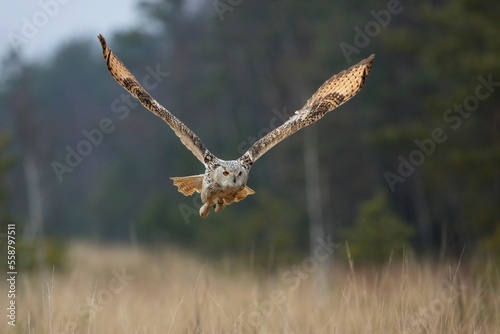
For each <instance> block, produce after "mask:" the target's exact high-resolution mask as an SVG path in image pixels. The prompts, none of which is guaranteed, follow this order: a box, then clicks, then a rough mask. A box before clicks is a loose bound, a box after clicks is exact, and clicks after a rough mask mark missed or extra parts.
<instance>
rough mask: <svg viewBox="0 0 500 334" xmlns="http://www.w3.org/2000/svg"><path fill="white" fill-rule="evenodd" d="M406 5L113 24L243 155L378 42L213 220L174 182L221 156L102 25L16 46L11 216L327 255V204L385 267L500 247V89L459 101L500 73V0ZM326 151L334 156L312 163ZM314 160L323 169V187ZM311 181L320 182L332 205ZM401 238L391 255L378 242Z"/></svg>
mask: <svg viewBox="0 0 500 334" xmlns="http://www.w3.org/2000/svg"><path fill="white" fill-rule="evenodd" d="M394 3H395V2H394V1H389V2H387V1H354V2H353V1H336V2H334V3H332V2H331V1H319V0H318V1H292V0H279V1H239V2H237V1H233V2H225V1H222V0H221V1H200V2H199V3H198V5H197V6H187V5H186V4H187V2H184V1H179V0H156V1H152V2H145V3H143V4H142V5H141V6H140V11H139V14H140V15H143V16H145V17H148V18H149V21H148V22H150V24H151V26H150V27H147V28H148V29H144V30H142V29H141V30H130V31H121V32H118V33H116V34H115V35H114V36H106V37H107V38H108V42H109V43H110V45H111V46H112V48H113V49H114V51H115V52H116V53H117V54H118V55H119V56H120V57H121V58H122V60H123V61H124V62H125V63H126V64H127V65H128V66H129V68H130V69H131V70H132V72H133V73H134V74H135V75H136V77H137V78H138V79H139V80H142V79H143V78H144V77H145V76H146V75H148V74H150V73H151V71H155V70H158V69H160V71H161V72H168V75H166V74H164V76H163V77H159V78H157V85H156V87H155V88H154V89H151V93H152V95H153V96H155V97H156V98H157V99H158V100H159V101H160V102H161V103H163V104H164V105H165V106H167V107H168V108H169V109H170V110H171V111H172V112H174V113H175V114H176V115H177V116H178V117H179V118H180V119H181V120H183V121H184V122H185V123H186V124H187V125H188V126H189V127H191V128H192V129H193V130H194V131H195V132H197V133H198V134H199V136H200V137H201V138H202V139H203V140H204V141H205V143H206V144H207V146H208V147H210V148H211V150H212V152H213V153H215V154H216V155H218V156H220V157H222V158H235V157H237V156H239V155H240V154H241V153H243V151H244V150H245V149H246V148H247V147H249V146H250V144H251V143H252V142H253V141H255V139H256V138H258V137H259V136H262V135H263V134H264V133H265V132H266V131H269V129H270V128H273V127H274V126H276V125H278V124H280V123H281V122H282V121H283V120H284V119H285V118H286V117H288V116H289V115H291V114H292V113H293V111H294V110H297V109H298V108H300V107H301V106H302V105H303V103H304V102H305V100H306V99H307V98H308V97H309V96H310V94H311V93H313V92H314V90H315V89H316V88H317V87H318V86H319V85H320V84H321V83H322V82H323V81H324V80H326V79H327V78H329V77H330V76H331V75H333V74H335V73H337V72H339V71H340V70H342V69H344V68H347V67H348V66H350V65H352V64H354V63H355V62H357V61H359V60H361V59H363V58H365V57H367V56H369V55H370V54H372V53H375V54H376V60H375V65H374V69H373V72H372V74H371V76H370V77H369V78H368V80H367V84H366V86H365V88H364V89H363V91H362V92H361V93H360V94H359V96H357V97H356V98H354V99H353V100H352V101H350V102H349V103H348V104H346V105H344V106H342V107H341V108H339V109H338V110H336V111H335V112H334V113H332V114H331V115H328V117H326V118H325V119H324V120H322V121H321V122H320V123H318V124H317V125H314V127H312V128H311V129H307V130H306V131H303V132H301V133H299V134H297V135H295V136H293V137H292V138H290V139H289V140H287V141H285V142H283V143H281V144H280V145H279V146H277V147H276V148H275V149H273V151H272V153H271V154H268V155H266V156H264V157H263V158H262V159H261V160H259V162H258V164H256V165H255V166H254V168H253V170H252V176H251V179H250V182H249V185H250V186H251V187H252V188H253V189H255V190H256V192H257V194H256V195H255V196H251V197H250V198H248V199H246V200H245V201H244V202H241V203H238V204H236V205H232V206H230V207H228V208H227V209H226V210H224V211H223V212H222V213H219V214H211V215H210V217H209V218H208V220H207V221H202V220H201V218H199V217H198V216H197V215H196V214H194V213H195V212H196V211H197V210H198V207H199V206H198V204H197V203H199V200H197V199H196V198H195V199H194V200H193V199H192V198H185V197H183V196H181V195H180V194H179V193H178V192H177V190H176V188H175V187H173V186H172V184H171V182H170V180H169V179H168V177H170V176H183V175H190V174H197V173H200V172H201V171H202V166H200V165H199V163H198V161H196V159H194V158H193V156H192V155H191V153H190V152H188V151H187V150H185V149H184V148H183V147H182V145H181V144H180V142H179V141H178V139H177V138H176V137H175V136H174V135H173V133H172V132H171V131H170V129H168V127H167V126H166V125H165V124H163V122H161V121H160V120H158V119H157V118H155V117H154V116H152V115H151V114H150V113H148V112H146V111H145V110H144V109H143V108H142V107H139V106H137V104H135V103H134V102H133V101H132V100H129V99H128V95H127V93H126V92H125V91H123V90H122V89H121V88H120V87H119V86H118V85H117V84H116V83H115V82H114V81H113V80H112V78H111V77H110V75H109V73H107V70H106V67H105V64H104V61H103V59H102V55H101V51H100V46H99V43H98V41H97V39H96V38H95V36H89V37H88V39H84V40H75V41H74V42H72V43H70V44H68V45H65V46H63V47H61V48H60V49H59V50H58V51H57V52H56V53H55V55H54V56H53V58H52V59H50V61H47V62H42V63H25V62H22V61H20V60H19V57H17V56H16V55H15V54H12V55H11V56H9V57H8V58H6V59H4V63H5V64H6V65H7V66H8V69H9V71H8V73H7V76H6V77H4V78H2V79H3V80H2V85H1V94H0V107H1V110H2V112H1V113H0V122H1V123H0V124H1V130H2V131H3V132H4V133H8V134H9V136H10V137H11V138H12V143H11V145H10V148H6V146H5V145H3V144H2V145H0V150H1V151H0V152H1V153H0V154H1V156H2V157H3V156H6V155H7V156H10V155H13V156H16V157H17V159H18V163H17V164H16V165H15V167H14V168H13V169H12V170H11V171H10V172H9V174H7V175H8V178H5V175H2V178H1V179H0V180H1V182H2V193H1V197H0V206H1V208H2V214H1V215H0V219H1V220H2V226H3V224H4V223H3V222H4V221H6V219H13V217H15V218H14V219H15V220H16V221H17V222H18V226H19V228H20V229H19V231H21V230H22V231H23V238H26V239H28V240H29V238H36V237H40V236H48V237H51V238H56V239H57V238H59V239H67V238H77V239H86V240H92V241H101V242H109V241H122V242H123V241H127V242H128V241H132V242H138V243H147V244H151V243H165V244H175V245H177V246H181V247H184V248H186V249H190V250H191V251H193V252H197V253H199V254H210V255H212V256H214V257H220V256H222V255H225V256H231V257H238V256H244V257H248V256H251V257H252V258H253V259H254V261H255V262H256V263H258V264H263V265H264V266H270V267H275V266H276V265H278V264H285V263H292V262H294V261H297V259H300V258H301V256H304V255H306V254H307V253H308V251H309V246H310V245H311V241H310V237H311V235H312V234H311V233H310V232H309V227H310V226H311V224H312V223H311V220H312V219H313V218H312V217H319V218H318V221H319V226H320V227H321V229H322V230H323V233H322V234H323V235H331V236H333V239H334V240H335V241H336V242H338V243H340V244H344V242H345V241H348V242H349V245H350V246H351V248H352V251H353V256H355V254H358V253H359V252H361V253H362V254H360V255H359V256H360V259H365V260H367V261H368V262H370V261H371V260H375V261H384V260H387V259H388V258H389V256H390V253H391V251H396V252H397V253H399V254H400V255H401V251H400V250H401V249H402V248H403V247H406V249H408V250H413V254H415V255H416V256H417V257H422V256H428V257H430V258H437V257H440V258H441V259H445V258H447V257H451V258H454V257H456V256H457V255H459V254H461V253H462V252H463V251H464V249H465V254H466V255H471V254H474V253H477V252H486V254H489V256H492V257H493V258H498V254H499V253H498V252H499V246H498V244H499V240H500V238H499V237H498V235H499V233H500V224H499V220H500V218H499V217H500V205H499V204H500V168H499V167H500V131H499V130H500V110H499V105H500V94H498V89H499V87H498V85H497V84H493V85H492V86H491V87H489V88H481V92H482V93H486V92H488V93H490V94H489V95H488V97H487V98H485V99H481V100H478V99H476V100H477V101H478V103H477V105H468V106H469V107H468V108H471V109H472V111H470V112H468V113H467V116H464V114H461V113H459V112H458V111H457V110H456V109H454V108H455V105H457V104H464V103H472V102H474V100H471V98H470V97H471V96H473V97H474V96H476V95H477V89H476V87H478V85H481V84H482V83H483V81H481V79H479V78H483V79H484V80H486V81H488V80H490V81H493V82H494V83H496V82H498V81H500V61H499V58H498V55H499V54H500V38H499V37H500V21H499V20H498V17H497V13H498V12H499V11H500V7H499V6H500V5H499V3H498V2H496V1H476V0H458V1H418V2H401V3H399V7H397V8H398V11H397V12H396V11H394V13H392V14H391V15H390V16H389V17H387V16H385V18H384V16H383V11H385V12H386V13H390V12H389V11H388V8H389V7H390V6H392V5H394ZM391 4H392V5H391ZM396 4H397V3H396ZM391 8H392V7H391ZM381 13H382V14H381ZM377 20H379V21H377ZM380 20H382V21H380ZM377 25H378V30H377V29H376V27H377ZM370 27H371V28H370ZM373 27H375V28H373ZM367 29H368V35H365V37H364V38H363V37H362V36H361V35H360V32H359V31H362V32H365V34H366V31H367ZM369 29H374V30H371V31H370V30H369ZM145 31H148V32H145ZM346 45H349V46H350V47H352V48H355V51H354V52H351V53H349V54H348V52H347V51H346V50H347V49H346ZM348 50H354V49H348ZM488 89H490V90H488ZM471 101H472V102H471ZM448 110H450V111H448ZM467 110H469V109H467ZM283 115H286V117H285V116H283ZM273 118H274V119H275V120H276V119H278V121H277V122H271V120H272V119H273ZM450 118H451V120H450ZM104 119H108V120H109V121H105V122H111V124H112V127H111V128H112V130H111V131H110V132H109V133H103V135H102V139H101V140H100V141H97V142H98V143H97V144H93V145H92V146H91V148H90V149H89V150H90V152H89V153H88V154H87V155H86V156H81V159H80V160H81V161H78V159H77V160H74V161H73V162H74V164H73V166H70V167H68V168H69V169H67V170H66V172H64V173H62V174H61V175H60V177H58V176H57V173H56V172H55V170H54V162H57V163H61V164H64V165H66V166H69V165H68V162H67V155H68V152H70V151H71V150H78V148H79V147H80V148H82V147H83V146H81V145H84V144H81V143H82V141H85V140H87V141H88V139H87V137H86V135H85V133H87V134H88V133H89V132H90V133H95V131H94V130H95V129H100V126H101V124H102V123H101V122H102V120H104ZM435 129H442V131H443V133H444V135H443V136H441V137H440V138H441V139H442V138H444V136H446V139H445V140H443V141H442V142H439V143H438V142H435V141H433V144H427V145H428V146H426V147H427V150H428V151H427V152H426V151H425V150H424V149H422V148H421V147H420V146H418V145H417V143H416V141H418V142H419V143H422V142H425V143H429V141H430V140H431V138H433V137H432V136H433V131H434V130H435ZM92 131H94V132H92ZM2 138H3V137H2ZM2 143H3V140H2ZM314 143H316V144H314ZM79 145H80V146H79ZM429 145H430V146H429ZM432 146H433V147H434V148H433V149H431V147H432ZM311 147H312V151H308V150H310V149H311ZM416 151H419V152H423V153H420V157H422V156H423V158H420V160H419V161H420V162H419V163H418V166H413V167H414V170H413V171H412V172H410V173H408V174H410V175H407V176H401V175H402V173H401V172H398V168H399V169H401V168H402V167H401V166H400V164H401V161H403V160H406V161H411V159H416V158H418V156H417V155H418V154H419V153H414V152H416ZM4 152H5V153H4ZM306 152H313V155H312V156H313V157H315V158H316V159H317V161H318V162H319V163H318V164H317V166H316V168H313V169H312V170H311V169H309V170H308V169H307V168H306V166H307V165H308V164H307V162H308V161H307V159H304V157H308V155H307V154H306ZM429 152H430V153H429ZM412 154H413V155H412ZM416 154H417V155H416ZM309 157H310V156H309ZM412 157H413V158H412ZM73 159H75V158H73ZM308 159H309V158H308ZM1 161H2V162H1V163H0V173H2V174H4V173H6V171H5V168H3V166H4V164H5V163H4V162H3V161H4V160H1ZM70 170H71V171H70ZM388 172H390V173H388ZM308 173H309V175H310V174H311V173H312V175H316V176H317V177H319V180H320V182H319V183H318V184H317V185H316V186H315V185H314V183H311V182H310V181H308V180H310V179H309V178H308V177H307V175H308ZM391 173H392V174H391ZM391 175H392V176H391ZM394 175H399V178H397V177H396V178H394ZM388 180H389V182H388ZM394 180H396V181H394ZM311 189H312V191H316V193H317V194H319V197H318V198H319V203H316V206H315V209H314V210H313V209H311V204H310V201H309V200H308V191H309V190H311ZM7 197H8V202H7ZM7 203H8V205H7ZM311 210H312V211H314V212H316V213H319V215H316V216H314V214H312V213H311ZM7 212H8V213H9V216H7ZM315 224H316V225H315V226H318V223H317V222H316V223H315ZM384 236H385V238H383V237H384ZM387 239H389V240H387ZM381 244H384V245H385V246H386V247H377V249H378V250H380V251H381V254H373V253H371V251H370V250H371V249H373V247H376V245H381ZM366 245H370V247H366ZM371 245H373V246H371ZM371 255H373V257H370V256H371Z"/></svg>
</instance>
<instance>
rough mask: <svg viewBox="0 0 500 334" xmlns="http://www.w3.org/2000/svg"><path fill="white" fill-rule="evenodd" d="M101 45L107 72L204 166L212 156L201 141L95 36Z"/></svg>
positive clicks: (100, 36) (102, 40)
mask: <svg viewBox="0 0 500 334" xmlns="http://www.w3.org/2000/svg"><path fill="white" fill-rule="evenodd" d="M97 37H98V38H99V41H100V42H101V45H102V53H103V54H104V59H105V60H106V65H107V66H108V70H109V72H110V73H111V75H112V76H113V78H114V79H115V80H116V81H117V82H118V83H119V84H120V85H121V86H122V87H123V88H125V89H126V90H127V91H128V92H129V93H130V94H132V96H134V97H135V98H136V99H137V100H139V102H140V103H141V104H142V105H143V106H144V107H145V108H146V109H148V110H149V111H151V112H152V113H153V114H155V115H156V116H158V117H160V118H161V119H163V120H164V121H165V122H166V123H167V124H168V125H169V126H170V127H171V128H172V130H174V132H175V134H176V135H177V137H179V139H180V140H181V142H182V143H183V144H184V146H186V147H187V148H188V149H189V150H190V151H191V152H193V154H194V156H195V157H196V158H198V160H200V162H201V163H203V164H204V165H206V163H207V162H208V161H211V160H212V159H213V158H214V156H213V155H212V153H210V152H209V151H208V149H207V148H206V147H205V144H203V142H202V141H201V139H200V138H199V137H198V136H197V135H196V134H195V133H194V132H193V131H191V129H189V128H188V127H187V126H186V125H185V124H184V123H182V122H181V121H180V120H179V119H177V118H176V117H175V116H174V115H172V113H170V112H169V111H168V110H167V109H166V108H165V107H163V106H162V105H161V104H159V103H158V102H157V101H156V100H155V99H154V98H153V97H151V95H150V94H149V93H148V92H147V91H146V90H145V89H144V87H142V86H141V85H140V84H139V82H138V81H137V79H136V78H135V77H134V76H133V75H132V74H131V73H130V71H129V70H128V69H127V68H126V67H125V65H124V64H123V63H122V62H121V60H120V59H118V57H117V56H116V55H115V54H114V53H113V51H111V49H110V48H109V46H108V45H107V43H106V40H105V39H104V37H103V36H102V35H98V36H97Z"/></svg>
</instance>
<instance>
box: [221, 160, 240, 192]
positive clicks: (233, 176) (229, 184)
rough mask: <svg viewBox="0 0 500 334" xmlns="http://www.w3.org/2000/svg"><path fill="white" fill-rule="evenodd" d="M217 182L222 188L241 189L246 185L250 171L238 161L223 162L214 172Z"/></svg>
mask: <svg viewBox="0 0 500 334" xmlns="http://www.w3.org/2000/svg"><path fill="white" fill-rule="evenodd" d="M214 174H215V181H216V182H217V183H218V184H219V185H220V186H221V187H222V188H232V189H239V188H241V187H243V186H245V185H246V183H247V180H248V171H247V170H246V169H245V168H244V167H243V166H242V165H241V163H239V162H237V161H224V162H222V161H221V164H220V165H219V166H217V167H216V168H215V170H214Z"/></svg>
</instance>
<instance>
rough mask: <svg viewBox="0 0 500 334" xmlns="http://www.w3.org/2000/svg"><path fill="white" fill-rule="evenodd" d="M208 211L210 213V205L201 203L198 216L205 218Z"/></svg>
mask: <svg viewBox="0 0 500 334" xmlns="http://www.w3.org/2000/svg"><path fill="white" fill-rule="evenodd" d="M209 213H210V205H209V204H208V203H205V204H203V205H202V207H201V208H200V217H201V218H207V217H208V214H209Z"/></svg>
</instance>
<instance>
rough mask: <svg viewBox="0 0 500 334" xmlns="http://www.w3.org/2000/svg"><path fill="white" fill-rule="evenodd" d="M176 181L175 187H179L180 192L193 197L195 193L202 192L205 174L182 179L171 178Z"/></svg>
mask: <svg viewBox="0 0 500 334" xmlns="http://www.w3.org/2000/svg"><path fill="white" fill-rule="evenodd" d="M170 179H171V180H173V181H174V186H177V188H178V189H179V192H180V193H182V194H184V195H185V196H191V195H192V194H194V192H195V191H196V192H198V193H199V192H201V186H202V184H203V174H200V175H191V176H182V177H171V178H170Z"/></svg>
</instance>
